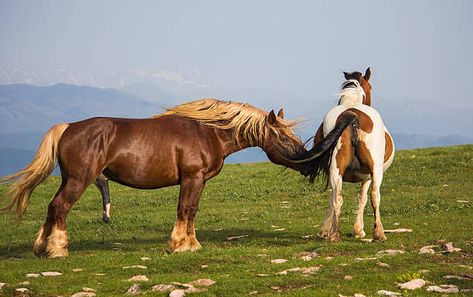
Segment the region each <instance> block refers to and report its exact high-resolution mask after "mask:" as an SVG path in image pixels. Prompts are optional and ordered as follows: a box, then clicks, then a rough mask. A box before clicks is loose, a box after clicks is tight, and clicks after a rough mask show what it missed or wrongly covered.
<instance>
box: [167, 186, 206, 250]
mask: <svg viewBox="0 0 473 297" xmlns="http://www.w3.org/2000/svg"><path fill="white" fill-rule="evenodd" d="M203 188H204V181H203V178H198V177H193V178H188V179H184V180H183V181H182V182H181V189H180V192H179V205H178V207H177V218H176V223H175V224H174V229H173V230H172V233H171V239H170V240H169V242H168V250H169V251H170V252H173V253H176V252H186V251H195V250H197V249H199V248H201V245H200V243H199V242H198V241H197V238H196V237H195V229H194V218H195V214H196V212H197V208H198V205H199V200H200V194H201V193H202V190H203Z"/></svg>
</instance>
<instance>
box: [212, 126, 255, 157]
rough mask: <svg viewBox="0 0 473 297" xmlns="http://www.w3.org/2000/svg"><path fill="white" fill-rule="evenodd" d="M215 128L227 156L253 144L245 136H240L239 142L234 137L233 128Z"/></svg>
mask: <svg viewBox="0 0 473 297" xmlns="http://www.w3.org/2000/svg"><path fill="white" fill-rule="evenodd" d="M215 130H216V133H217V136H218V139H219V141H220V143H221V145H222V150H223V154H224V156H225V157H228V156H229V155H231V154H233V153H236V152H238V151H241V150H243V149H246V148H248V147H251V146H252V145H251V144H250V143H249V141H247V140H246V139H244V138H243V137H240V141H239V143H238V142H237V140H236V139H235V137H234V132H233V129H228V130H221V129H217V128H216V129H215Z"/></svg>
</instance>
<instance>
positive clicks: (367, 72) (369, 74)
mask: <svg viewBox="0 0 473 297" xmlns="http://www.w3.org/2000/svg"><path fill="white" fill-rule="evenodd" d="M370 77H371V69H370V68H369V67H368V68H366V71H365V75H363V78H364V79H365V80H366V81H369V80H370Z"/></svg>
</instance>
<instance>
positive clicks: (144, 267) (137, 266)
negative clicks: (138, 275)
mask: <svg viewBox="0 0 473 297" xmlns="http://www.w3.org/2000/svg"><path fill="white" fill-rule="evenodd" d="M147 268H148V267H146V266H144V265H131V266H125V267H123V269H147Z"/></svg>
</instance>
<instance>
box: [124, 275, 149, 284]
mask: <svg viewBox="0 0 473 297" xmlns="http://www.w3.org/2000/svg"><path fill="white" fill-rule="evenodd" d="M128 281H130V282H147V281H149V279H148V277H147V276H146V275H143V274H140V275H135V276H133V277H131V278H130V279H128Z"/></svg>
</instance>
